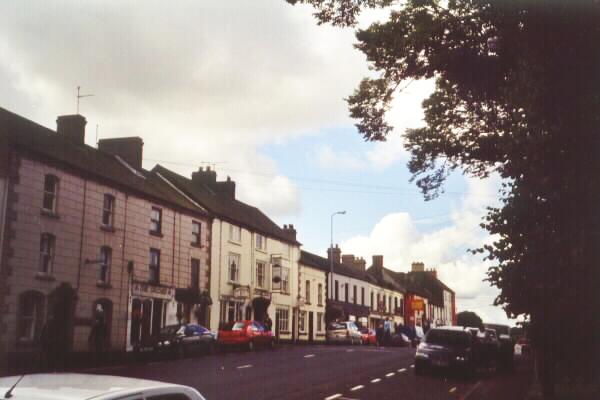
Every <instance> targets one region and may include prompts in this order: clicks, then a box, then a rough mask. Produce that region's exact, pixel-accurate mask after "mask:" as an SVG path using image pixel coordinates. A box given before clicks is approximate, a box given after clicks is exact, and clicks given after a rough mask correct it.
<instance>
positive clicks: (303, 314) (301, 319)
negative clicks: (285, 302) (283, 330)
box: [298, 311, 306, 332]
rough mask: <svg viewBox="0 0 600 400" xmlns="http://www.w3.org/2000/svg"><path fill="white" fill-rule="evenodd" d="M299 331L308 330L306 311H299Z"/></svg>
mask: <svg viewBox="0 0 600 400" xmlns="http://www.w3.org/2000/svg"><path fill="white" fill-rule="evenodd" d="M298 331H300V332H306V311H300V312H299V313H298Z"/></svg>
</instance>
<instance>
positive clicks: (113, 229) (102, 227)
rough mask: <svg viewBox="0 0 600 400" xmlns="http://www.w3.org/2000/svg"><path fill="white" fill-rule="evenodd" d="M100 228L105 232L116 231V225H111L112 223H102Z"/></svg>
mask: <svg viewBox="0 0 600 400" xmlns="http://www.w3.org/2000/svg"><path fill="white" fill-rule="evenodd" d="M100 230H102V231H104V232H110V233H114V232H115V227H114V226H110V225H100Z"/></svg>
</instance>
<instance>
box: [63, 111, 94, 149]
mask: <svg viewBox="0 0 600 400" xmlns="http://www.w3.org/2000/svg"><path fill="white" fill-rule="evenodd" d="M86 124H87V121H86V120H85V117H84V116H83V115H79V114H75V115H61V116H59V117H58V118H57V119H56V132H57V133H58V134H59V135H61V136H62V137H64V138H65V139H67V140H68V141H70V142H71V143H74V144H78V145H83V144H84V143H85V125H86Z"/></svg>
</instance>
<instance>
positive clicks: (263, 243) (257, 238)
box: [254, 233, 267, 251]
mask: <svg viewBox="0 0 600 400" xmlns="http://www.w3.org/2000/svg"><path fill="white" fill-rule="evenodd" d="M254 245H255V247H256V249H257V250H260V251H266V250H267V237H266V236H263V235H261V234H260V233H255V234H254Z"/></svg>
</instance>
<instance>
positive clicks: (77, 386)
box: [0, 373, 181, 400]
mask: <svg viewBox="0 0 600 400" xmlns="http://www.w3.org/2000/svg"><path fill="white" fill-rule="evenodd" d="M19 378H20V376H9V377H4V378H0V393H2V394H4V393H5V392H6V391H7V390H8V389H9V388H10V387H11V386H13V385H14V384H15V383H16V382H17V380H18V379H19ZM156 387H173V388H175V387H177V388H180V387H181V385H175V384H171V383H164V382H158V381H151V380H147V379H135V378H124V377H120V376H111V375H91V374H71V373H52V374H31V375H25V376H24V377H23V379H22V380H21V381H20V382H19V383H18V384H17V386H16V387H15V388H14V390H13V392H12V395H13V398H14V399H15V400H19V399H28V400H38V399H40V400H41V399H45V400H47V399H62V400H70V399H92V398H97V397H103V395H107V394H111V395H113V396H114V395H126V394H133V393H136V392H139V391H140V390H145V389H150V388H156Z"/></svg>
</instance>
